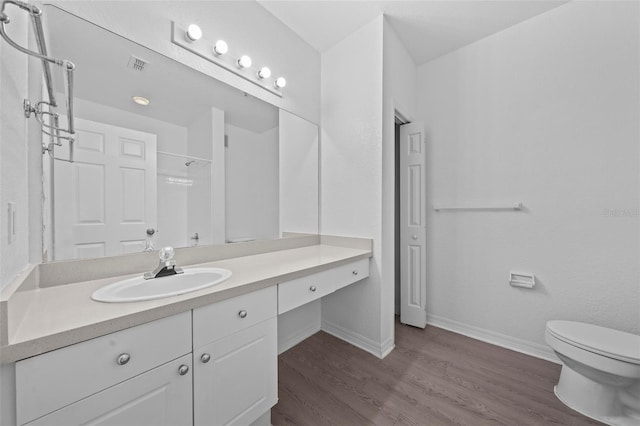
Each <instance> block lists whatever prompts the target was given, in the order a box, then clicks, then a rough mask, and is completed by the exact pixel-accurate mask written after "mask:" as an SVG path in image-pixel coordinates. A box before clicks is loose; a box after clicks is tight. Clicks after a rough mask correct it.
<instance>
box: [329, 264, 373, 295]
mask: <svg viewBox="0 0 640 426" xmlns="http://www.w3.org/2000/svg"><path fill="white" fill-rule="evenodd" d="M332 271H333V279H334V282H335V286H336V288H335V289H336V290H339V289H341V288H342V287H346V286H348V285H349V284H353V283H355V282H356V281H360V280H361V279H364V278H367V277H368V276H369V258H366V259H360V260H357V261H355V262H351V263H347V264H346V265H342V266H338V267H337V268H334V269H332Z"/></svg>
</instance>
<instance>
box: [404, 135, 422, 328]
mask: <svg viewBox="0 0 640 426" xmlns="http://www.w3.org/2000/svg"><path fill="white" fill-rule="evenodd" d="M399 151H400V286H401V288H400V322H402V323H403V324H408V325H412V326H415V327H420V328H424V327H425V326H426V324H427V312H426V271H425V265H426V253H425V243H426V227H425V220H426V210H425V207H426V191H425V189H424V188H425V179H426V175H425V164H426V157H425V140H424V130H423V125H422V123H410V124H404V125H402V126H400V150H399Z"/></svg>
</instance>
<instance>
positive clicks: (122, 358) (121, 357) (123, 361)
mask: <svg viewBox="0 0 640 426" xmlns="http://www.w3.org/2000/svg"><path fill="white" fill-rule="evenodd" d="M130 359H131V355H129V354H127V353H124V354H120V355H118V358H117V359H116V362H117V363H118V365H125V364H126V363H128V362H129V360H130Z"/></svg>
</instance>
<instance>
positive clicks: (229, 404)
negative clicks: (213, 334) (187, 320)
mask: <svg viewBox="0 0 640 426" xmlns="http://www.w3.org/2000/svg"><path fill="white" fill-rule="evenodd" d="M276 321H277V319H276V318H271V319H268V320H266V321H263V322H261V323H258V324H256V325H254V326H252V327H249V328H247V329H245V330H242V331H240V332H238V333H235V334H232V335H230V336H227V337H224V338H222V339H220V340H216V341H215V342H212V343H210V344H208V345H205V346H203V347H201V348H199V349H196V350H194V371H195V373H194V383H193V388H194V397H195V400H194V407H195V410H194V424H195V425H196V426H198V425H218V426H223V425H247V424H251V423H252V422H253V421H255V420H256V419H257V418H258V417H260V416H261V415H262V414H264V413H265V412H266V411H267V410H269V409H270V408H271V407H272V406H274V405H275V404H276V402H277V394H278V381H277V380H278V378H277V375H278V371H277V368H278V366H277V356H278V355H277V335H276V334H277V322H276ZM203 354H209V355H210V356H211V359H210V360H209V361H208V362H206V363H204V362H202V361H201V357H202V355H203Z"/></svg>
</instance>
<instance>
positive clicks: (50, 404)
mask: <svg viewBox="0 0 640 426" xmlns="http://www.w3.org/2000/svg"><path fill="white" fill-rule="evenodd" d="M189 352H191V312H190V311H189V312H184V313H181V314H178V315H174V316H171V317H167V318H163V319H160V320H157V321H153V322H150V323H147V324H143V325H139V326H136V327H132V328H129V329H126V330H122V331H118V332H116V333H112V334H108V335H106V336H102V337H97V338H95V339H92V340H87V341H86V342H82V343H78V344H75V345H72V346H67V347H66V348H62V349H58V350H55V351H52V352H48V353H46V354H42V355H38V356H35V357H32V358H27V359H25V360H22V361H18V362H16V400H17V404H16V415H17V420H18V424H23V423H26V422H29V421H31V420H33V419H35V418H38V417H40V416H43V415H45V414H47V413H50V412H52V411H54V410H57V409H59V408H61V407H64V406H66V405H68V404H71V403H73V402H75V401H78V400H80V399H82V398H85V397H87V396H89V395H92V394H94V393H96V392H99V391H101V390H103V389H106V388H107V387H109V386H113V385H115V384H117V383H120V382H123V381H125V380H127V379H129V378H131V377H134V376H137V375H139V374H141V373H143V372H145V371H148V370H151V369H152V368H154V367H157V366H159V365H161V364H164V363H166V362H168V361H171V360H173V359H176V358H178V357H180V356H182V355H185V354H187V353H189Z"/></svg>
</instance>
